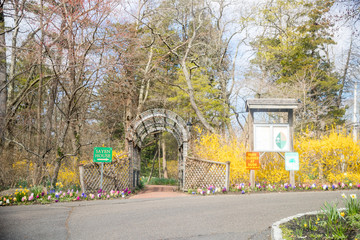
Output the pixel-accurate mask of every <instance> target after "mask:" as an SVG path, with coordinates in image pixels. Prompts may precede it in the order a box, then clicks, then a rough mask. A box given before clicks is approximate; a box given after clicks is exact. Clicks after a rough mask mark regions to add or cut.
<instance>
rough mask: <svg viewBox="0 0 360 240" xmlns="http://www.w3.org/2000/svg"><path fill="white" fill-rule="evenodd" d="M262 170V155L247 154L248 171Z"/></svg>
mask: <svg viewBox="0 0 360 240" xmlns="http://www.w3.org/2000/svg"><path fill="white" fill-rule="evenodd" d="M259 169H260V154H259V153H258V152H246V170H259Z"/></svg>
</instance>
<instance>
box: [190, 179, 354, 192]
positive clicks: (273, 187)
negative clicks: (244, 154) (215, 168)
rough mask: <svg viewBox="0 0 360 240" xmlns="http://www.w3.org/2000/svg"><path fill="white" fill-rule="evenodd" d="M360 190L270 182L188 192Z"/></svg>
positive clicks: (348, 185)
mask: <svg viewBox="0 0 360 240" xmlns="http://www.w3.org/2000/svg"><path fill="white" fill-rule="evenodd" d="M354 189H359V190H360V184H356V185H354V184H352V183H349V184H345V183H337V184H316V183H313V184H297V185H295V186H292V185H291V184H288V183H284V184H268V183H266V182H265V183H262V184H260V183H258V184H256V186H255V187H251V186H250V184H245V183H240V184H234V185H232V186H230V188H229V189H226V188H225V187H222V188H219V187H214V186H212V185H210V186H202V187H199V188H196V189H189V190H188V193H189V194H193V195H197V194H198V195H213V194H217V193H229V192H230V193H241V194H245V193H255V192H291V191H336V190H354Z"/></svg>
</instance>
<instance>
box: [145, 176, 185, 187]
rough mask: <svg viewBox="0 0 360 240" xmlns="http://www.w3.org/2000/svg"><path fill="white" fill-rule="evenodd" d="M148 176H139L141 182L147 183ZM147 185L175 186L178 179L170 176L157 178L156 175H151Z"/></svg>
mask: <svg viewBox="0 0 360 240" xmlns="http://www.w3.org/2000/svg"><path fill="white" fill-rule="evenodd" d="M147 180H148V178H147V177H144V178H141V181H142V182H143V184H145V183H147ZM148 184H149V185H171V186H177V185H178V181H177V180H176V179H171V178H158V177H152V178H151V179H150V182H149V183H148Z"/></svg>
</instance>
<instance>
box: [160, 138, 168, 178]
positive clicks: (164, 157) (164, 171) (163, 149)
mask: <svg viewBox="0 0 360 240" xmlns="http://www.w3.org/2000/svg"><path fill="white" fill-rule="evenodd" d="M161 145H162V159H163V174H164V178H166V179H167V178H168V172H167V165H166V144H165V139H164V138H163V139H162V143H161Z"/></svg>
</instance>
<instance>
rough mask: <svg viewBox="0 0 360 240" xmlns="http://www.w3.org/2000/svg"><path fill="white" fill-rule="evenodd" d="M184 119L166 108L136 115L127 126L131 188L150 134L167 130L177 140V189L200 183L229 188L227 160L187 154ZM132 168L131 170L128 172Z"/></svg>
mask: <svg viewBox="0 0 360 240" xmlns="http://www.w3.org/2000/svg"><path fill="white" fill-rule="evenodd" d="M189 130H190V129H188V126H187V124H186V123H185V121H184V120H183V119H182V118H181V117H180V116H179V115H177V114H176V113H174V112H172V111H169V110H166V109H152V110H148V111H146V112H143V113H142V114H140V115H139V116H138V117H137V118H136V119H135V120H134V121H133V122H132V123H131V124H130V127H129V129H128V137H127V140H128V143H129V158H130V161H129V162H130V179H132V183H131V187H132V188H134V187H136V186H137V185H138V184H139V174H140V164H141V159H140V151H141V147H142V144H143V141H144V139H145V138H146V136H148V135H149V134H151V133H155V132H163V131H166V132H169V133H171V134H172V135H173V136H174V137H175V139H176V141H177V143H178V181H179V187H180V189H181V190H183V191H186V190H188V189H193V188H197V187H201V186H209V185H212V186H214V187H226V188H228V187H229V172H230V163H229V162H227V163H222V162H214V161H208V160H202V159H198V158H193V157H190V156H188V148H189V140H190V136H189V135H190V134H189ZM131 170H132V171H131Z"/></svg>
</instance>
